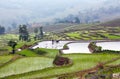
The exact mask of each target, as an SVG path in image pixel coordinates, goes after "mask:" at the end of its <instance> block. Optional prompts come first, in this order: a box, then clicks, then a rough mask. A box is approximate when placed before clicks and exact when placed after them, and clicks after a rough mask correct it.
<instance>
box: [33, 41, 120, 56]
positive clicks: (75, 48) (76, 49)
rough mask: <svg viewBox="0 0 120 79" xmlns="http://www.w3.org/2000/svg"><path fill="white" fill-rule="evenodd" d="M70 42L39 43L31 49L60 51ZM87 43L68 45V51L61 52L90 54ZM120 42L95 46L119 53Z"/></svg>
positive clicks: (102, 43)
mask: <svg viewBox="0 0 120 79" xmlns="http://www.w3.org/2000/svg"><path fill="white" fill-rule="evenodd" d="M68 42H70V41H60V42H59V43H56V42H55V43H54V44H52V41H44V42H40V43H39V44H38V45H37V46H34V47H33V49H35V48H37V47H39V48H49V49H62V48H63V46H64V44H66V43H68ZM88 45H89V43H71V44H68V47H69V49H68V50H63V52H64V53H65V54H67V53H90V51H89V49H88ZM119 45H120V42H101V43H97V46H101V47H102V49H108V50H117V51H120V46H119Z"/></svg>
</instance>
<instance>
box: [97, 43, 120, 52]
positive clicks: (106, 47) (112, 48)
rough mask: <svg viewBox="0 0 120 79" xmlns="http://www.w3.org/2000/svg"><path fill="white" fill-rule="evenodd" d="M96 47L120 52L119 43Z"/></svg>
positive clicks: (99, 44) (100, 44)
mask: <svg viewBox="0 0 120 79" xmlns="http://www.w3.org/2000/svg"><path fill="white" fill-rule="evenodd" d="M97 46H101V47H102V48H103V49H109V50H117V51H120V42H102V43H97Z"/></svg>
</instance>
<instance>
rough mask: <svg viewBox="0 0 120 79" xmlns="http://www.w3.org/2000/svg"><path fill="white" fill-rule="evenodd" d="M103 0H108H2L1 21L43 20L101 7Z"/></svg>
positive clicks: (0, 8) (0, 0)
mask: <svg viewBox="0 0 120 79" xmlns="http://www.w3.org/2000/svg"><path fill="white" fill-rule="evenodd" d="M103 1H106V0H0V23H4V22H6V21H9V20H10V19H13V20H14V21H15V20H16V19H18V18H19V21H22V19H23V18H24V19H25V20H26V21H27V20H28V19H29V20H30V21H42V20H44V19H45V20H46V18H47V19H48V18H49V19H51V18H52V17H58V16H59V17H62V16H66V15H68V14H71V13H77V12H78V11H82V10H85V9H88V8H96V7H99V6H100V5H101V4H102V3H103ZM107 1H110V0H107ZM111 1H114V0H111ZM13 20H11V21H13Z"/></svg>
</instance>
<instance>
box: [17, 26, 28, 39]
mask: <svg viewBox="0 0 120 79" xmlns="http://www.w3.org/2000/svg"><path fill="white" fill-rule="evenodd" d="M19 34H20V35H19V40H23V41H28V40H29V33H28V31H27V26H26V25H20V26H19Z"/></svg>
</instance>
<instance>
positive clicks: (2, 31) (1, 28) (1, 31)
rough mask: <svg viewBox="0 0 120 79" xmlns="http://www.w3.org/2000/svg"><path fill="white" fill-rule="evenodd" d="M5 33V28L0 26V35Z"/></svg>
mask: <svg viewBox="0 0 120 79" xmlns="http://www.w3.org/2000/svg"><path fill="white" fill-rule="evenodd" d="M4 33H5V27H3V26H0V34H4Z"/></svg>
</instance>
